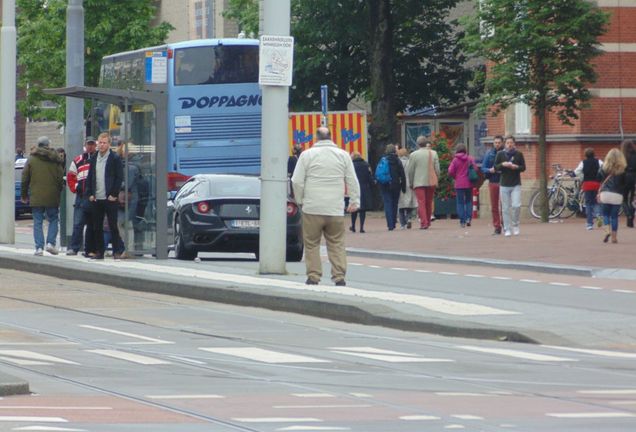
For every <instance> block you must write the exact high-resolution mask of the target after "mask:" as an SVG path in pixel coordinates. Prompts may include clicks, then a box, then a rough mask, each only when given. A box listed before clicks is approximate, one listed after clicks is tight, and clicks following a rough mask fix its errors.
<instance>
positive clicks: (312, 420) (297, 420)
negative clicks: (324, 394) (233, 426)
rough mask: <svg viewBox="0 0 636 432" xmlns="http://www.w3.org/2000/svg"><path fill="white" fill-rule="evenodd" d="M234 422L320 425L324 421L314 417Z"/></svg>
mask: <svg viewBox="0 0 636 432" xmlns="http://www.w3.org/2000/svg"><path fill="white" fill-rule="evenodd" d="M232 420H234V421H237V422H241V423H318V422H321V421H322V420H320V419H317V418H313V417H235V418H233V419H232Z"/></svg>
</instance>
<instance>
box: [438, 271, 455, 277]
mask: <svg viewBox="0 0 636 432" xmlns="http://www.w3.org/2000/svg"><path fill="white" fill-rule="evenodd" d="M439 274H441V275H445V276H457V273H455V272H446V271H443V272H439Z"/></svg>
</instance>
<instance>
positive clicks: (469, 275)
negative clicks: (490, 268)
mask: <svg viewBox="0 0 636 432" xmlns="http://www.w3.org/2000/svg"><path fill="white" fill-rule="evenodd" d="M464 276H466V277H471V278H483V277H486V276H484V275H480V274H467V275H464Z"/></svg>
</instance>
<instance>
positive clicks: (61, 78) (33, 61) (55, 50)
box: [16, 0, 173, 121]
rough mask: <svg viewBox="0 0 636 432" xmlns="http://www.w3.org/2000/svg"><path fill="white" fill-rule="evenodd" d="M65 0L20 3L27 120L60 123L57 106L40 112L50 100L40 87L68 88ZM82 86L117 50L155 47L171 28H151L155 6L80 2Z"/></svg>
mask: <svg viewBox="0 0 636 432" xmlns="http://www.w3.org/2000/svg"><path fill="white" fill-rule="evenodd" d="M67 3H68V2H67V0H18V1H17V5H18V14H17V17H16V18H17V26H18V64H19V65H20V76H19V81H18V86H19V87H20V88H21V89H24V90H25V91H26V98H25V99H24V100H22V101H20V102H19V104H18V108H19V109H20V111H21V112H22V114H23V115H25V116H28V117H31V118H49V119H57V120H60V121H62V120H63V119H64V104H63V101H64V99H63V98H57V99H56V101H58V102H59V103H60V108H58V109H55V110H42V109H41V103H42V101H45V100H51V99H54V98H52V97H51V96H48V95H44V94H43V93H42V89H44V88H51V87H64V86H65V84H66V51H65V50H66V8H67ZM83 6H84V27H85V36H84V44H85V54H84V57H85V63H84V73H85V78H84V83H85V85H87V86H95V85H97V83H98V80H99V68H100V63H101V59H102V57H103V56H105V55H109V54H113V53H116V52H121V51H129V50H133V49H138V48H143V47H145V46H152V45H158V44H161V43H163V42H164V41H165V39H166V37H167V35H168V32H169V31H170V30H171V29H172V28H173V27H172V26H171V25H170V24H168V23H161V24H159V25H157V26H153V25H152V22H153V20H154V19H155V16H156V8H155V6H154V5H153V1H152V0H84V2H83Z"/></svg>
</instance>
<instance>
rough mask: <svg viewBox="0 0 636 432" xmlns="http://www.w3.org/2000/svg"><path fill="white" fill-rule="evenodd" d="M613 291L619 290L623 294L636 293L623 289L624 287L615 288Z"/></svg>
mask: <svg viewBox="0 0 636 432" xmlns="http://www.w3.org/2000/svg"><path fill="white" fill-rule="evenodd" d="M612 291H614V292H617V293H621V294H636V292H635V291H630V290H623V289H615V290H612Z"/></svg>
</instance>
